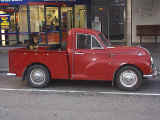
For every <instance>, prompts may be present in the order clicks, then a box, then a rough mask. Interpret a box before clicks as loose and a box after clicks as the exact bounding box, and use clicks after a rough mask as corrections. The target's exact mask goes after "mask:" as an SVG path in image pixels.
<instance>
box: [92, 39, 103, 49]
mask: <svg viewBox="0 0 160 120" xmlns="http://www.w3.org/2000/svg"><path fill="white" fill-rule="evenodd" d="M92 49H103V47H101V45H100V44H99V42H98V41H97V39H96V37H94V36H92Z"/></svg>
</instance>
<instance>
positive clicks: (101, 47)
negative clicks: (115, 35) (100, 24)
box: [76, 33, 104, 50]
mask: <svg viewBox="0 0 160 120" xmlns="http://www.w3.org/2000/svg"><path fill="white" fill-rule="evenodd" d="M78 35H85V36H86V35H87V36H88V35H89V36H91V48H90V49H91V50H101V49H104V47H103V46H102V45H101V43H100V42H99V41H98V40H97V38H96V36H94V35H90V34H84V33H76V50H81V49H79V48H78V38H77V37H78ZM93 38H94V39H95V40H96V41H97V42H98V44H99V45H100V48H98V47H97V48H93V43H92V42H93ZM83 50H84V49H83Z"/></svg>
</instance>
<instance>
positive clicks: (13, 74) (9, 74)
mask: <svg viewBox="0 0 160 120" xmlns="http://www.w3.org/2000/svg"><path fill="white" fill-rule="evenodd" d="M6 75H7V76H16V74H15V73H6Z"/></svg>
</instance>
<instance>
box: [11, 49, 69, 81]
mask: <svg viewBox="0 0 160 120" xmlns="http://www.w3.org/2000/svg"><path fill="white" fill-rule="evenodd" d="M34 64H41V65H44V66H45V67H47V68H48V70H49V72H50V74H51V78H52V79H68V78H69V77H68V76H69V73H68V68H69V67H68V54H67V51H64V50H63V51H62V50H59V49H57V50H48V49H47V48H46V47H40V48H38V49H37V50H27V49H26V48H18V49H14V50H10V51H9V68H10V69H9V72H10V73H16V75H17V76H23V74H24V72H25V71H26V70H27V68H28V67H30V66H31V65H34ZM51 71H52V72H51Z"/></svg>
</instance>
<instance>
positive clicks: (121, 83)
mask: <svg viewBox="0 0 160 120" xmlns="http://www.w3.org/2000/svg"><path fill="white" fill-rule="evenodd" d="M141 84H142V74H141V71H140V70H138V69H137V68H135V67H132V66H125V67H123V68H121V69H120V70H119V71H118V73H117V74H116V85H117V87H118V88H119V89H120V90H129V91H130V90H131V91H132V90H137V89H138V88H140V86H141Z"/></svg>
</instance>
